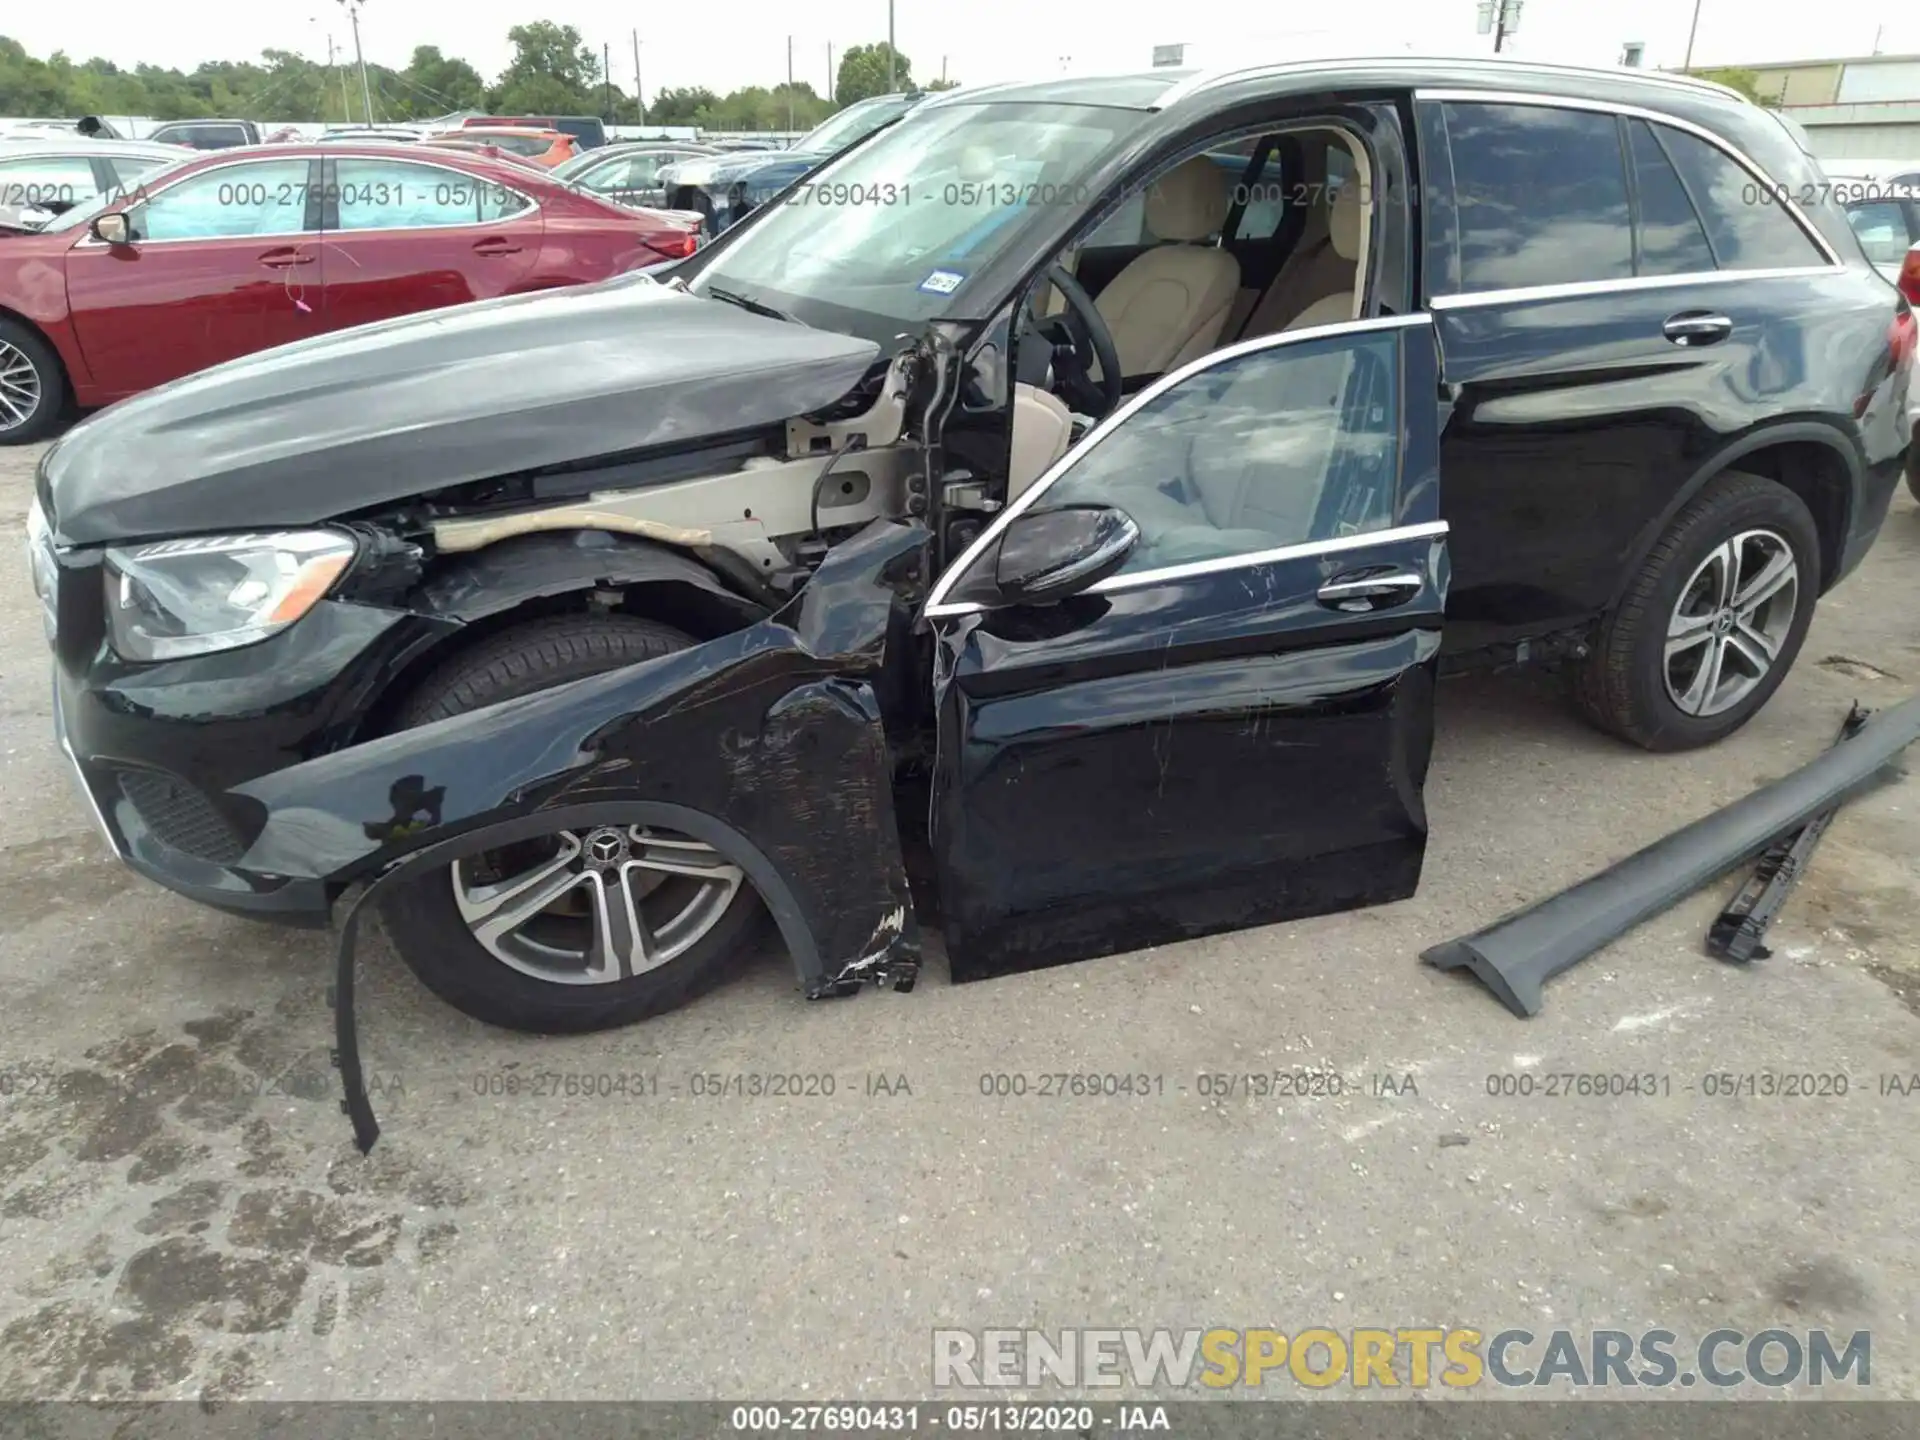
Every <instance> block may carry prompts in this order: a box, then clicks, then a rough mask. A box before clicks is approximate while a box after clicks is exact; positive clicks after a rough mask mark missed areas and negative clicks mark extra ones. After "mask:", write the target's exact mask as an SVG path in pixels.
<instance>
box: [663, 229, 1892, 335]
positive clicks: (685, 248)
mask: <svg viewBox="0 0 1920 1440" xmlns="http://www.w3.org/2000/svg"><path fill="white" fill-rule="evenodd" d="M640 243H641V244H642V245H645V246H646V247H647V248H648V249H649V250H651V251H653V252H654V254H656V255H664V256H666V257H667V259H669V260H684V259H686V258H687V256H689V255H691V254H693V252H694V251H695V250H696V249H698V248H699V245H700V237H699V236H698V235H697V234H696V233H694V232H693V231H691V230H653V231H650V232H648V233H647V234H646V235H643V236H641V237H640ZM1908 318H1909V319H1911V318H1912V317H1911V316H1909V317H1908Z"/></svg>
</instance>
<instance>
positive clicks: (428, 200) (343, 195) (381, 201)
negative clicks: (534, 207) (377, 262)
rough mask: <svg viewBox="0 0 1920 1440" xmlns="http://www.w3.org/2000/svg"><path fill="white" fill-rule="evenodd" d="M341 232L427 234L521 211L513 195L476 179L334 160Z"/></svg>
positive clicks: (424, 168) (400, 163) (401, 164)
mask: <svg viewBox="0 0 1920 1440" xmlns="http://www.w3.org/2000/svg"><path fill="white" fill-rule="evenodd" d="M334 176H335V186H336V196H335V208H336V211H337V213H338V215H339V217H340V229H342V230H430V229H436V228H439V227H442V226H447V225H478V224H482V223H485V222H488V221H492V220H497V219H500V218H502V217H503V216H505V215H510V214H512V213H514V212H515V211H516V210H520V209H523V208H524V207H525V205H526V203H527V202H526V200H525V198H524V197H523V196H521V195H520V194H519V193H518V192H517V191H513V190H509V189H507V188H506V187H505V186H504V185H499V184H496V183H495V182H493V181H491V180H484V179H481V178H479V177H477V176H472V175H462V174H459V173H457V172H455V171H452V170H441V169H438V168H436V167H434V166H431V165H414V164H410V163H408V162H407V161H404V160H338V161H336V162H335V163H334Z"/></svg>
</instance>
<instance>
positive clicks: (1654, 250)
mask: <svg viewBox="0 0 1920 1440" xmlns="http://www.w3.org/2000/svg"><path fill="white" fill-rule="evenodd" d="M1628 128H1629V129H1630V131H1631V133H1632V137H1633V138H1632V140H1631V141H1630V142H1629V145H1630V147H1631V149H1632V151H1633V183H1634V189H1635V191H1636V193H1637V194H1638V195H1639V198H1640V273H1641V274H1642V275H1692V274H1695V273H1697V272H1699V271H1702V270H1711V269H1713V247H1712V246H1710V245H1709V244H1708V243H1707V228H1706V226H1705V225H1703V224H1702V223H1701V220H1700V214H1699V212H1698V211H1696V210H1695V209H1694V208H1693V201H1692V200H1690V199H1689V198H1688V197H1687V187H1686V186H1684V185H1682V184H1681V183H1680V177H1679V176H1678V175H1677V174H1675V173H1674V169H1673V165H1672V163H1671V162H1670V161H1669V160H1668V159H1667V152H1666V151H1664V150H1662V149H1661V148H1660V142H1659V141H1658V140H1656V139H1654V138H1653V131H1652V130H1650V129H1648V128H1647V122H1646V121H1644V120H1634V121H1630V122H1629V126H1628Z"/></svg>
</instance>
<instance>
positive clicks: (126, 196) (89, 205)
mask: <svg viewBox="0 0 1920 1440" xmlns="http://www.w3.org/2000/svg"><path fill="white" fill-rule="evenodd" d="M204 158H205V157H204V156H201V155H197V154H196V155H189V156H188V157H187V158H186V159H184V160H176V161H174V162H173V164H171V165H162V166H159V167H158V168H156V169H153V170H149V171H148V172H147V173H146V174H144V175H142V176H141V177H140V178H139V179H138V180H136V181H134V182H133V184H131V185H116V186H114V188H113V189H111V190H108V191H106V192H105V193H103V194H100V195H95V196H93V197H92V198H91V199H87V200H83V201H81V202H80V203H79V204H78V205H76V206H74V207H73V208H72V209H71V210H63V211H61V212H60V213H59V214H58V215H56V216H54V217H53V219H51V220H49V221H48V222H47V223H46V224H44V225H42V226H40V229H41V230H42V231H44V232H49V233H51V232H52V231H55V230H71V229H73V228H74V227H75V226H79V225H85V224H86V223H87V222H88V221H89V220H91V219H93V217H94V216H96V215H98V214H99V213H100V212H101V211H102V210H110V209H112V208H113V207H114V206H115V205H118V204H120V203H121V201H123V200H139V199H143V198H144V197H145V196H146V195H147V194H149V193H150V192H151V191H152V190H154V189H155V188H156V187H158V186H160V185H164V184H165V183H166V182H167V181H169V180H171V179H172V178H173V177H174V176H175V175H176V174H178V173H179V172H180V171H181V170H182V169H184V168H185V167H186V166H188V165H196V164H198V163H199V162H200V161H201V160H202V159H204Z"/></svg>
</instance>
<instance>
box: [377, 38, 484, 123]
mask: <svg viewBox="0 0 1920 1440" xmlns="http://www.w3.org/2000/svg"><path fill="white" fill-rule="evenodd" d="M397 78H398V80H399V82H400V89H401V91H402V93H403V97H404V98H403V103H404V104H405V106H406V108H407V112H408V114H409V115H411V116H413V117H414V118H417V119H423V120H424V119H428V118H431V117H432V116H435V115H445V114H448V113H450V112H451V111H455V110H479V109H482V108H484V107H485V106H486V103H487V82H486V81H484V80H482V79H481V78H480V72H479V71H478V70H476V69H474V68H473V66H471V65H469V64H468V63H467V62H466V61H464V60H459V59H448V58H447V57H446V56H445V55H442V54H441V53H440V47H439V46H438V45H420V46H416V47H415V49H414V52H413V58H412V59H410V60H409V61H407V68H406V69H404V70H402V71H401V72H400V73H399V75H398V77H397Z"/></svg>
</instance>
